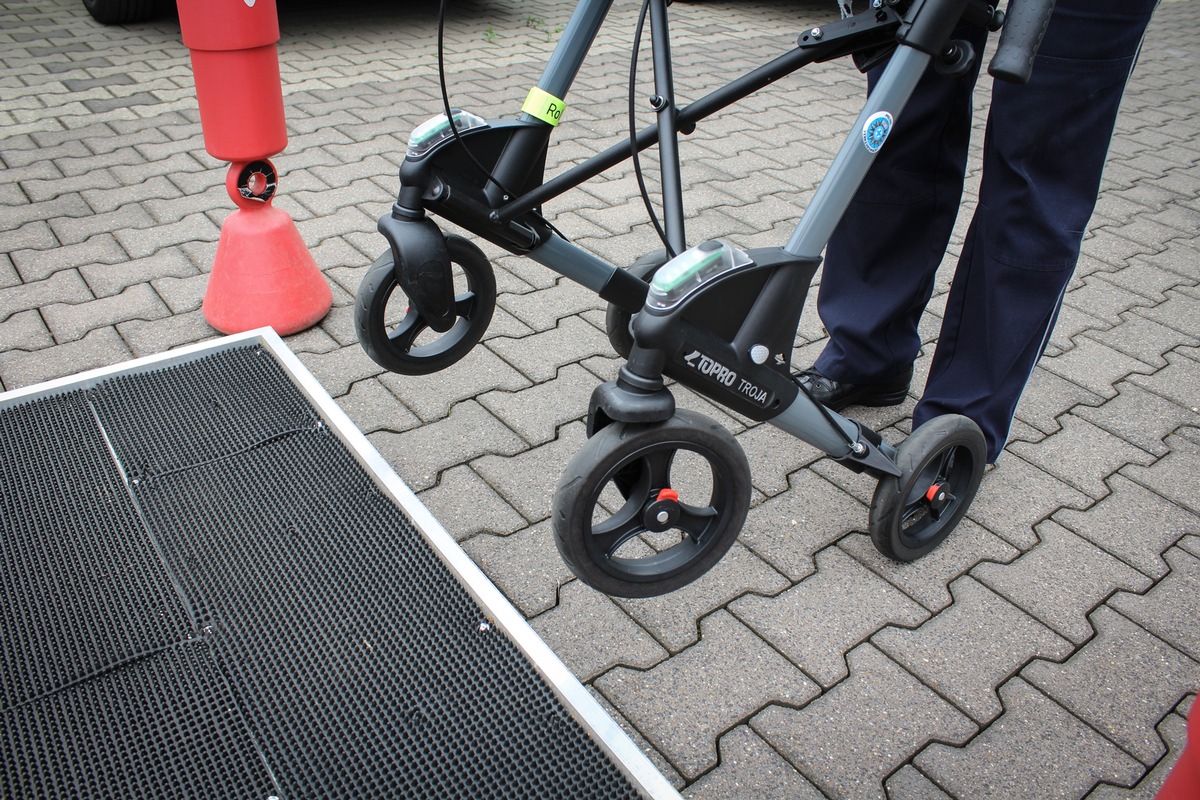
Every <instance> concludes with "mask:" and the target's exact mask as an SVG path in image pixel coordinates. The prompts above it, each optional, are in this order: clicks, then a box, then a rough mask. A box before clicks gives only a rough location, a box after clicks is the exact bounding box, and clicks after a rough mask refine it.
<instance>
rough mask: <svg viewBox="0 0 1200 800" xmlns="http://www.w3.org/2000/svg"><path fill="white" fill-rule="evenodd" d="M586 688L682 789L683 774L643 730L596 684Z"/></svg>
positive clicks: (654, 762)
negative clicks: (609, 699)
mask: <svg viewBox="0 0 1200 800" xmlns="http://www.w3.org/2000/svg"><path fill="white" fill-rule="evenodd" d="M585 688H586V689H587V690H588V692H589V693H590V694H591V695H592V697H593V698H594V699H595V700H596V702H597V703H599V704H600V707H601V708H602V709H604V711H605V712H606V713H607V714H608V715H609V716H610V717H612V719H613V721H614V722H616V723H617V725H618V726H619V727H620V728H621V730H623V731H625V734H626V735H627V736H629V738H630V739H631V740H632V741H633V743H634V746H635V747H637V748H638V749H639V750H641V751H642V753H643V754H645V756H646V757H647V758H648V759H650V763H651V764H653V765H654V766H655V768H657V769H658V771H659V772H661V773H662V775H663V777H664V778H666V780H667V782H668V783H670V784H671V785H672V786H674V787H675V788H676V789H681V788H682V787H683V785H684V783H686V781H685V780H684V779H683V776H681V775H680V774H679V773H678V772H677V771H676V770H675V767H674V766H672V765H671V763H670V762H669V761H667V759H666V758H665V757H664V756H663V754H662V753H660V752H658V750H656V749H655V748H654V746H653V745H651V744H650V742H649V741H647V739H646V737H645V736H643V735H642V733H641V731H639V730H638V729H637V728H636V727H634V725H633V723H631V722H630V721H629V719H628V718H627V717H626V716H625V715H624V714H622V713H621V710H620V709H619V708H617V707H616V706H614V705H613V704H612V703H610V702H609V701H608V698H607V697H605V696H604V695H602V694H601V693H600V692H599V691H598V690H597V689H596V687H595V686H593V685H592V684H587V685H586V686H585Z"/></svg>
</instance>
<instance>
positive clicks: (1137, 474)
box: [1121, 428, 1200, 514]
mask: <svg viewBox="0 0 1200 800" xmlns="http://www.w3.org/2000/svg"><path fill="white" fill-rule="evenodd" d="M1181 430H1183V431H1186V430H1188V429H1187V428H1182V429H1181ZM1167 446H1168V447H1170V448H1171V452H1170V453H1169V454H1167V455H1166V456H1163V457H1162V458H1161V459H1159V460H1158V461H1156V462H1155V463H1154V464H1153V465H1152V466H1150V467H1144V468H1143V467H1139V466H1136V465H1131V466H1129V467H1126V468H1125V469H1123V470H1122V471H1121V474H1122V475H1125V476H1126V477H1127V478H1131V479H1132V480H1135V481H1137V482H1138V483H1140V484H1142V485H1143V486H1145V487H1146V488H1148V489H1150V490H1151V491H1154V492H1157V493H1158V494H1160V495H1162V496H1163V497H1165V498H1166V499H1167V500H1170V501H1171V502H1173V503H1178V504H1179V505H1181V506H1183V507H1184V508H1186V509H1188V510H1189V511H1191V512H1192V513H1194V514H1200V497H1197V495H1196V481H1195V476H1196V475H1200V443H1197V442H1195V441H1194V440H1191V439H1189V438H1188V437H1186V436H1170V437H1167Z"/></svg>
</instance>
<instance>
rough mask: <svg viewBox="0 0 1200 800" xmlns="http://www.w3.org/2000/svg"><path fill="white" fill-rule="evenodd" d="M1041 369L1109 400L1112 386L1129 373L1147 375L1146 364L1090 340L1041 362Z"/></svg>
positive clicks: (1077, 341) (1080, 340)
mask: <svg viewBox="0 0 1200 800" xmlns="http://www.w3.org/2000/svg"><path fill="white" fill-rule="evenodd" d="M1038 366H1039V367H1040V368H1041V369H1045V370H1047V371H1049V372H1053V373H1054V374H1056V375H1058V376H1060V377H1063V378H1066V379H1067V380H1069V381H1071V382H1073V383H1076V384H1078V385H1080V386H1082V387H1084V388H1085V389H1087V390H1088V391H1090V392H1092V393H1094V394H1097V395H1099V396H1101V397H1113V396H1115V395H1116V393H1117V392H1116V390H1115V389H1114V388H1113V386H1114V385H1115V384H1117V383H1119V382H1120V381H1121V380H1123V379H1125V378H1127V377H1128V376H1129V375H1131V374H1133V373H1142V374H1145V373H1149V372H1151V371H1152V370H1153V367H1152V366H1151V365H1150V364H1147V363H1144V362H1142V361H1139V360H1138V359H1136V358H1131V357H1130V356H1127V355H1125V354H1124V353H1121V352H1119V351H1117V350H1114V349H1112V348H1111V347H1106V346H1105V345H1103V344H1100V343H1099V342H1098V341H1095V340H1094V339H1090V338H1088V337H1086V336H1081V337H1078V338H1077V339H1075V347H1074V348H1073V349H1072V350H1071V351H1070V352H1069V353H1064V354H1063V355H1061V356H1058V357H1057V358H1043V359H1042V360H1041V361H1040V362H1038Z"/></svg>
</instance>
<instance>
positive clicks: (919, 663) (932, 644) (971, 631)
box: [871, 576, 1072, 725]
mask: <svg viewBox="0 0 1200 800" xmlns="http://www.w3.org/2000/svg"><path fill="white" fill-rule="evenodd" d="M950 591H951V592H952V593H953V596H954V604H953V605H951V606H950V607H949V608H948V609H946V610H945V611H943V612H942V613H940V614H938V615H937V616H935V617H933V618H931V619H930V620H928V621H927V622H925V623H924V624H922V625H921V626H920V627H918V628H915V629H913V630H900V629H897V628H885V629H884V630H882V631H880V632H879V633H877V634H875V636H873V637H872V639H871V643H872V644H874V645H875V646H876V647H878V648H879V649H880V650H882V651H883V652H884V653H887V654H888V655H889V656H891V657H892V658H893V659H894V660H895V661H896V662H897V663H899V664H900V665H901V666H903V667H905V668H906V669H908V671H909V672H911V673H913V674H914V675H915V676H917V678H918V679H920V681H921V682H922V683H924V684H925V685H926V686H928V687H929V688H931V689H933V690H934V691H935V692H937V693H938V694H939V695H941V696H942V697H944V698H946V699H947V700H949V701H950V702H951V703H953V704H954V705H955V707H956V708H958V709H959V710H960V711H962V712H963V713H965V714H966V715H967V716H969V717H971V719H973V720H975V721H976V722H978V723H980V724H981V725H986V724H987V723H988V722H990V721H991V720H993V719H995V718H996V717H997V716H999V715H1000V713H1001V711H1002V710H1003V709H1002V708H1001V707H1000V701H999V699H998V698H997V696H996V687H998V686H1000V685H1001V684H1002V683H1004V681H1005V680H1007V679H1008V678H1009V677H1011V676H1012V675H1014V674H1016V672H1017V671H1018V670H1019V669H1020V668H1021V667H1022V666H1023V665H1024V664H1025V663H1026V662H1027V661H1029V659H1030V658H1033V657H1037V656H1041V657H1046V658H1058V659H1061V658H1065V657H1066V656H1067V655H1068V654H1069V653H1070V652H1071V649H1072V646H1071V643H1070V642H1068V641H1066V640H1065V639H1063V638H1061V637H1060V636H1058V635H1057V634H1055V633H1054V632H1053V631H1051V630H1050V629H1049V628H1047V627H1045V626H1044V625H1042V624H1041V623H1039V622H1038V621H1037V620H1035V619H1034V618H1033V617H1030V616H1029V615H1028V614H1026V613H1025V612H1024V611H1022V610H1021V609H1019V608H1017V607H1016V606H1014V605H1013V604H1012V603H1010V602H1008V601H1007V600H1005V599H1004V598H1002V597H1000V596H999V595H997V594H995V593H994V592H992V591H990V590H989V589H988V588H987V587H985V586H983V585H981V584H980V583H978V582H977V581H975V580H974V579H972V578H971V577H970V576H964V577H962V578H959V579H958V580H956V581H955V582H954V583H953V584H951V585H950Z"/></svg>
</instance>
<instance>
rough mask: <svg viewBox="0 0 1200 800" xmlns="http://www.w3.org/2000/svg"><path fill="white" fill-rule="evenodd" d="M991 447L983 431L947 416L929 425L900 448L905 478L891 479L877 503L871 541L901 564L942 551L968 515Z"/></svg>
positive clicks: (873, 504) (873, 503) (882, 487)
mask: <svg viewBox="0 0 1200 800" xmlns="http://www.w3.org/2000/svg"><path fill="white" fill-rule="evenodd" d="M986 457H987V446H986V444H985V441H984V438H983V433H981V432H980V430H979V426H978V425H976V424H975V423H974V422H972V421H971V420H969V419H967V418H966V417H963V416H959V415H957V414H947V415H945V416H941V417H936V418H934V419H931V420H930V421H929V422H926V423H925V424H924V425H922V426H921V427H919V428H917V429H916V430H915V431H913V432H912V435H911V436H909V437H908V438H907V439H905V440H904V441H903V442H902V443H901V444H900V446H899V447H898V448H897V455H896V465H897V466H898V467H900V476H899V477H891V476H886V477H884V478H883V479H882V480H880V481H879V485H878V486H876V487H875V496H874V498H873V499H872V501H871V516H870V531H871V541H872V542H874V543H875V547H876V548H877V549H878V550H879V552H881V553H883V554H884V555H885V556H887V557H888V558H893V559H896V560H897V561H912V560H914V559H917V558H920V557H921V556H923V555H925V554H926V553H928V552H929V551H930V550H932V549H933V548H935V547H937V546H938V545H939V544H941V543H942V541H943V540H944V539H945V538H946V537H947V536H948V535H949V534H950V531H951V530H953V529H954V526H955V525H957V524H958V522H959V520H961V519H962V517H963V514H965V513H966V511H967V506H969V505H970V504H971V500H972V499H973V498H974V497H975V492H976V491H977V490H978V489H979V481H980V479H981V478H983V468H984V460H985V459H986Z"/></svg>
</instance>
